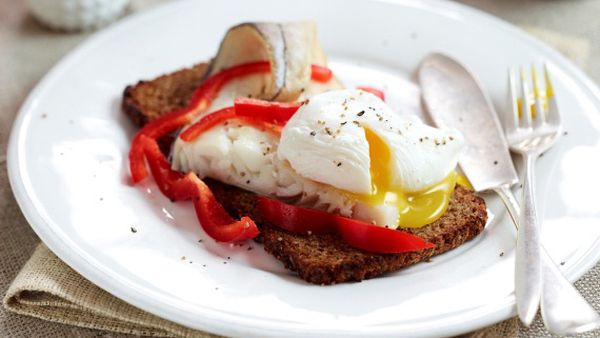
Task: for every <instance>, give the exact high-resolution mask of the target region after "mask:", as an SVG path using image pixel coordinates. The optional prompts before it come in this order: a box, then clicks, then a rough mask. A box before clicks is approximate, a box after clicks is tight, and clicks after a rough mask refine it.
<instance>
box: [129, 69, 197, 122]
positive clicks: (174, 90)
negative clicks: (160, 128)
mask: <svg viewBox="0 0 600 338" xmlns="http://www.w3.org/2000/svg"><path fill="white" fill-rule="evenodd" d="M207 69H208V64H207V63H199V64H197V65H194V66H192V67H190V68H184V69H181V70H178V71H176V72H173V73H170V74H166V75H162V76H159V77H157V78H155V79H153V80H150V81H143V80H142V81H138V83H136V84H135V85H130V86H127V87H126V88H125V90H124V91H123V100H122V101H121V107H122V109H123V112H125V114H127V115H128V116H129V118H130V119H131V121H132V122H133V123H134V124H135V125H137V126H138V127H141V126H143V125H144V124H146V123H148V122H150V121H152V120H154V119H156V118H157V117H160V116H162V115H163V114H165V113H168V112H170V111H173V110H175V109H179V108H183V107H185V106H186V105H187V104H188V101H189V99H190V97H191V96H192V93H193V92H194V90H195V89H196V88H197V87H198V86H199V85H200V83H202V80H203V79H204V74H205V73H206V70H207Z"/></svg>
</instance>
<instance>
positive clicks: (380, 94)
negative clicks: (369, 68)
mask: <svg viewBox="0 0 600 338" xmlns="http://www.w3.org/2000/svg"><path fill="white" fill-rule="evenodd" d="M356 88H357V89H360V90H364V91H365V92H367V93H371V94H373V95H375V96H377V97H378V98H380V99H381V101H385V94H384V93H383V91H381V90H379V89H377V88H373V87H367V86H361V87H356Z"/></svg>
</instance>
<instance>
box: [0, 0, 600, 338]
mask: <svg viewBox="0 0 600 338" xmlns="http://www.w3.org/2000/svg"><path fill="white" fill-rule="evenodd" d="M361 1H366V2H382V3H391V4H395V5H400V6H407V7H413V8H420V9H424V10H427V11H429V12H431V13H435V14H439V15H441V14H442V13H443V12H448V11H451V12H453V14H454V15H459V16H461V17H473V16H474V17H476V18H478V19H480V20H486V21H489V22H490V23H491V24H493V25H494V26H496V28H497V29H498V30H499V31H502V32H505V33H506V34H508V35H510V36H513V37H517V38H519V39H521V40H524V41H525V42H526V43H528V44H530V45H533V46H535V47H536V48H539V49H541V50H543V51H544V53H546V55H552V56H553V57H554V58H555V59H556V60H558V63H557V64H558V65H559V66H560V68H562V69H563V70H564V71H565V72H566V73H568V74H569V75H570V77H571V78H572V79H573V80H575V81H576V82H578V83H579V84H580V85H581V89H585V90H586V91H587V94H588V95H587V96H588V97H589V98H590V99H591V98H593V99H594V100H593V101H594V103H595V105H596V107H599V108H600V89H599V88H598V87H597V86H596V85H595V84H594V82H593V81H592V80H591V79H590V78H589V77H588V76H587V75H585V74H584V73H583V72H582V71H581V70H580V69H579V68H578V67H576V66H575V65H574V64H572V62H571V61H569V60H567V59H566V58H565V57H564V56H562V55H561V54H559V53H558V52H557V51H555V50H554V49H552V48H551V47H549V46H547V45H546V44H545V43H543V42H541V41H539V40H538V39H536V38H534V37H532V36H530V35H529V34H527V33H526V32H524V31H522V30H521V29H519V28H517V27H515V26H513V25H512V24H510V23H508V22H506V21H504V20H502V19H499V18H497V17H495V16H493V15H491V14H487V13H485V12H483V11H480V10H478V9H475V8H472V7H469V6H466V5H463V4H460V3H454V2H446V1H436V0H428V1H419V0H361ZM187 2H192V1H185V0H180V1H174V2H169V3H165V4H162V5H159V6H156V7H154V8H152V9H149V10H144V11H141V12H139V13H135V14H133V15H131V16H129V17H127V18H125V19H123V20H122V21H121V22H118V23H116V24H114V25H112V26H110V27H108V28H107V29H104V30H101V31H99V32H97V33H94V34H92V35H91V36H89V37H88V38H86V40H85V41H83V42H82V43H81V44H79V45H78V46H77V47H75V48H74V49H73V50H71V51H70V52H69V53H67V54H66V55H65V56H64V57H62V58H61V60H60V61H59V62H58V63H56V64H55V65H54V66H53V67H52V68H51V69H50V71H48V72H47V73H46V75H44V76H43V78H42V79H41V80H40V81H39V82H38V83H37V84H36V86H35V87H34V89H33V90H32V91H31V92H30V93H29V95H28V96H27V98H26V100H25V101H24V103H23V104H22V105H21V108H20V109H19V111H18V113H17V115H16V117H15V120H14V122H13V126H12V128H11V133H10V138H9V142H8V151H7V168H8V178H9V183H10V186H11V188H12V191H13V194H14V196H15V199H16V201H17V203H18V205H19V207H20V209H21V211H22V213H23V215H24V216H25V218H26V220H27V221H28V223H29V225H30V226H31V227H32V228H33V230H34V231H35V232H36V234H37V235H38V236H39V237H40V239H41V240H42V241H43V242H44V243H45V244H46V245H47V246H48V248H49V249H50V250H51V251H52V252H53V253H55V254H56V255H57V256H58V257H59V258H60V259H61V260H62V261H63V262H65V263H66V264H67V265H69V266H70V267H71V268H73V269H74V270H75V271H76V272H78V273H80V274H81V275H82V276H83V277H84V278H86V279H88V280H89V281H91V282H92V283H94V284H95V285H96V286H98V287H100V288H101V289H103V290H105V291H107V292H109V293H110V294H112V295H114V296H116V297H117V298H119V299H121V300H123V301H125V302H127V303H129V304H131V305H133V306H135V307H138V308H140V309H143V310H144V311H147V312H149V313H152V314H154V315H157V316H159V317H161V318H164V319H168V320H171V321H173V322H176V323H178V324H181V325H183V326H186V327H190V328H194V329H198V330H203V331H209V332H215V333H219V334H225V335H233V336H242V335H243V336H248V335H251V336H264V335H265V334H268V335H277V336H286V337H300V336H305V335H306V334H307V333H308V332H307V331H306V325H305V324H298V323H290V322H287V323H274V322H272V321H270V320H268V319H257V318H252V319H244V318H240V317H239V316H237V315H232V314H229V313H226V312H224V311H221V310H215V309H210V308H207V307H202V306H200V305H198V306H191V305H189V304H188V305H186V303H185V302H183V301H179V300H173V299H169V297H166V296H164V295H161V294H160V293H158V292H156V291H152V290H149V289H147V288H145V287H139V286H136V284H135V283H132V282H131V281H128V280H127V279H126V278H123V277H120V276H114V275H111V274H109V273H107V270H108V271H110V269H108V268H107V267H104V266H103V265H102V264H99V262H97V261H96V260H95V259H94V258H93V257H92V256H90V255H89V254H87V253H85V252H82V250H78V248H77V247H73V245H71V243H73V241H71V240H70V239H68V238H65V237H64V236H62V235H61V234H60V233H59V232H58V231H57V229H55V228H54V227H52V226H51V224H48V222H46V220H45V219H44V218H45V216H44V215H42V214H41V213H39V212H38V210H37V209H36V207H35V205H36V201H34V198H33V197H32V196H31V195H30V194H29V192H30V190H31V189H32V188H31V187H29V186H28V185H27V182H26V179H25V178H24V177H23V175H21V168H23V161H24V159H23V156H20V152H22V151H23V149H22V147H21V148H20V147H19V144H20V143H21V142H22V135H23V130H24V129H23V126H24V125H25V122H27V120H28V119H31V114H27V113H28V112H30V111H31V110H32V109H33V108H35V106H36V104H37V97H39V95H40V94H41V93H42V92H43V91H44V90H45V88H47V87H48V86H49V85H50V84H51V83H52V82H53V81H55V80H56V79H58V78H60V74H61V72H62V70H63V69H64V68H66V67H68V66H69V64H70V63H71V61H72V60H74V59H77V58H78V57H80V56H81V55H83V54H85V53H86V52H87V51H88V50H89V49H92V48H94V47H95V46H96V45H98V44H101V43H102V41H103V40H105V39H106V38H107V37H109V34H112V32H115V31H123V30H125V29H126V28H127V27H129V26H131V25H135V24H136V23H137V24H139V23H140V22H143V21H144V20H147V19H149V18H151V17H153V16H157V15H162V14H164V13H165V12H166V11H176V10H177V8H178V7H179V6H181V4H183V3H187ZM599 246H600V239H597V240H596V241H595V242H594V244H593V245H592V246H591V247H590V249H589V250H588V251H587V252H586V253H585V255H584V256H583V257H587V258H588V259H587V260H584V259H580V260H579V261H578V262H576V263H575V264H573V265H572V266H570V268H569V269H568V270H566V271H564V272H565V275H567V278H568V279H569V280H570V281H572V282H573V281H575V280H577V279H578V278H580V277H581V276H582V275H583V274H584V273H585V272H586V271H587V270H589V269H591V268H592V267H593V266H594V265H595V264H596V263H597V262H598V261H599V260H600V250H594V249H595V248H597V247H599ZM148 295H151V297H148ZM494 305H495V306H493V305H492V306H487V307H485V308H483V309H482V308H477V309H473V310H467V311H463V312H460V313H459V314H457V315H454V316H449V317H445V318H443V319H438V320H436V322H435V324H436V325H431V326H430V327H429V328H427V329H425V328H422V327H421V328H414V329H417V331H411V334H413V335H415V336H419V337H433V336H439V335H456V334H461V333H464V332H468V331H471V330H475V329H478V328H480V327H484V326H487V325H490V324H493V323H495V322H498V321H500V320H503V319H506V318H508V317H509V316H512V315H515V314H516V310H515V308H514V295H513V294H511V295H509V296H507V297H506V298H505V299H504V301H503V302H502V303H498V304H494ZM186 308H193V309H194V311H193V312H194V313H195V315H193V316H190V313H191V311H186ZM482 310H485V311H482ZM182 311H185V313H183V314H182ZM197 314H201V315H202V317H198V316H197ZM465 315H467V316H465ZM463 317H469V318H468V320H464V319H465V318H463ZM457 319H462V320H459V321H458V322H457ZM399 328H403V331H404V330H406V328H407V324H406V323H401V324H396V325H394V323H390V324H381V325H377V326H367V327H364V328H363V329H362V330H358V331H357V330H356V328H354V327H353V328H352V330H351V331H348V330H344V329H343V328H336V329H335V331H332V328H331V327H330V326H323V327H320V326H311V329H310V330H311V331H310V333H311V334H312V335H319V336H330V337H332V336H335V337H338V336H339V337H341V336H344V337H345V336H362V335H364V334H367V333H368V334H369V335H370V336H373V337H384V336H392V335H395V334H397V333H398V329H399Z"/></svg>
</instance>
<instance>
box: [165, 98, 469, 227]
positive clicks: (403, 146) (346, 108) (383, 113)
mask: <svg viewBox="0 0 600 338" xmlns="http://www.w3.org/2000/svg"><path fill="white" fill-rule="evenodd" d="M219 106H220V105H219ZM463 145H464V140H463V137H462V135H461V134H460V133H459V132H458V131H455V130H443V129H437V128H433V127H430V126H427V125H425V124H424V123H422V122H421V121H418V120H415V119H414V118H408V117H401V116H400V115H397V114H395V113H393V112H392V111H391V109H390V108H389V107H388V106H387V105H386V104H385V103H384V102H383V101H381V100H380V99H379V98H378V97H376V96H374V95H372V94H370V93H367V92H365V91H362V90H357V89H343V90H331V91H328V92H325V93H322V94H317V95H315V96H312V97H310V98H309V99H307V100H306V101H304V104H303V105H302V106H301V107H300V108H299V109H298V111H297V112H296V113H295V114H294V116H293V117H292V118H291V119H290V120H289V121H288V123H287V124H286V126H285V127H284V128H283V131H282V134H281V137H280V138H279V137H277V135H274V134H273V133H270V132H268V131H262V130H260V129H256V128H254V127H252V126H245V125H243V124H242V123H240V122H237V121H229V123H226V124H223V125H219V126H216V127H214V128H212V129H211V130H209V131H207V132H206V133H204V134H202V135H201V136H199V137H198V138H197V139H195V140H193V141H191V142H185V141H183V140H181V139H180V138H178V139H177V140H176V142H175V144H174V146H173V151H172V166H173V168H174V169H176V170H180V171H189V170H192V171H194V172H196V173H197V174H198V175H199V176H200V177H212V178H214V179H217V180H220V181H222V182H224V183H227V184H231V185H235V186H238V187H241V188H243V189H246V190H250V191H253V192H256V193H258V194H263V195H268V196H271V197H275V198H279V199H282V200H284V201H286V202H288V203H292V204H296V205H299V206H303V207H309V208H316V209H321V210H325V211H328V212H334V213H338V214H341V215H343V216H346V217H351V218H355V219H359V220H362V221H366V222H370V223H373V224H377V225H381V226H387V227H391V228H396V227H419V226H423V225H426V224H429V223H431V222H433V221H435V220H436V219H438V218H439V217H441V215H442V214H443V213H444V212H445V210H446V208H447V206H448V202H449V200H450V197H451V195H452V192H453V190H454V186H455V183H456V178H457V175H456V173H455V172H454V169H455V167H456V164H457V161H458V156H459V154H460V151H461V148H462V147H463Z"/></svg>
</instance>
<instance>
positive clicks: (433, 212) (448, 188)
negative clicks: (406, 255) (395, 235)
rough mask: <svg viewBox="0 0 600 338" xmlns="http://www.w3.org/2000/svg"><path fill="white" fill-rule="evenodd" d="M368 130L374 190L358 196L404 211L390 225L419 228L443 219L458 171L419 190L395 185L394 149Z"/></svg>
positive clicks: (374, 203) (366, 133)
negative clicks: (393, 183) (407, 190)
mask: <svg viewBox="0 0 600 338" xmlns="http://www.w3.org/2000/svg"><path fill="white" fill-rule="evenodd" d="M364 130H365V136H366V138H367V142H368V143H369V156H370V158H371V168H370V171H371V184H372V192H371V194H370V195H360V196H358V198H359V199H360V200H361V201H363V202H365V203H367V204H369V205H381V204H386V205H395V206H396V207H397V208H398V210H399V211H400V213H399V217H398V220H397V224H387V225H388V226H390V227H396V226H398V227H401V228H417V227H421V226H424V225H427V224H430V223H432V222H434V221H436V220H437V219H438V218H440V217H441V216H442V215H443V214H444V212H446V209H447V208H448V203H449V202H450V197H451V195H452V192H453V191H454V186H455V185H456V181H457V176H458V175H457V174H456V172H454V171H452V172H451V173H450V174H449V175H448V176H446V177H445V178H444V179H443V180H441V181H440V182H438V183H435V184H433V185H431V186H429V187H427V188H425V189H423V190H421V191H417V192H410V193H408V192H404V191H402V190H401V189H399V188H396V187H393V186H392V184H391V182H392V175H393V172H392V170H391V168H392V166H391V161H392V154H391V151H390V148H389V147H388V146H387V144H386V143H385V142H384V141H383V140H382V139H381V138H380V137H379V135H377V134H376V133H375V132H373V131H372V130H370V129H369V128H364Z"/></svg>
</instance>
